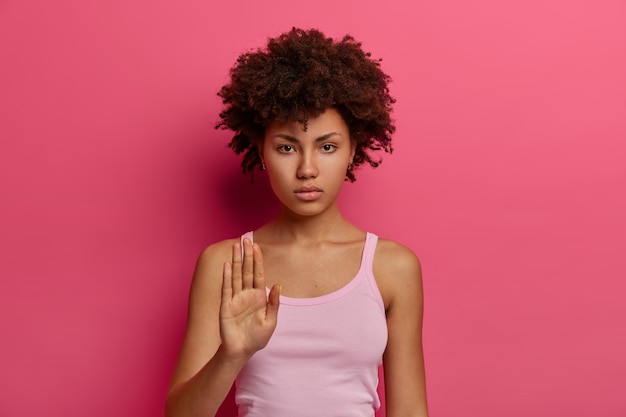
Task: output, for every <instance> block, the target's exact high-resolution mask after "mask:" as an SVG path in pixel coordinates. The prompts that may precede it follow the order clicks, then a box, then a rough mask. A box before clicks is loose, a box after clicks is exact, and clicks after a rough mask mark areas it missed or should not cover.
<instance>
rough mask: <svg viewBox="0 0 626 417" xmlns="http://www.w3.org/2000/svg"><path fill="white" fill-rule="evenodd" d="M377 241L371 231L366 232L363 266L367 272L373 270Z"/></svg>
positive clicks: (376, 237)
mask: <svg viewBox="0 0 626 417" xmlns="http://www.w3.org/2000/svg"><path fill="white" fill-rule="evenodd" d="M377 243H378V236H376V235H375V234H373V233H370V232H367V236H366V238H365V247H364V248H363V267H364V268H365V270H366V271H368V272H370V271H373V267H374V252H376V244H377ZM372 275H373V274H372Z"/></svg>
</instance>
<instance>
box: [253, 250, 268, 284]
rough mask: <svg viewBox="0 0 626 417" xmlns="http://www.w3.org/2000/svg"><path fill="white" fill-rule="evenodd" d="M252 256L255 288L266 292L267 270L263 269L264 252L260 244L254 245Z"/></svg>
mask: <svg viewBox="0 0 626 417" xmlns="http://www.w3.org/2000/svg"><path fill="white" fill-rule="evenodd" d="M252 254H253V255H254V282H253V285H254V288H260V289H262V290H264V291H265V275H264V273H265V269H264V268H263V252H262V251H261V247H260V246H259V245H258V244H256V243H255V244H254V245H252Z"/></svg>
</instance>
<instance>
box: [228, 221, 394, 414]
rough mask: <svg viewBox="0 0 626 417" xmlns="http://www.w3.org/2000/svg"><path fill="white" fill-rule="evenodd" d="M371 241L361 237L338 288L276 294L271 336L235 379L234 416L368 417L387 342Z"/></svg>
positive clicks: (374, 405)
mask: <svg viewBox="0 0 626 417" xmlns="http://www.w3.org/2000/svg"><path fill="white" fill-rule="evenodd" d="M244 237H248V238H250V239H252V232H249V233H246V234H245V235H244ZM377 241H378V238H377V236H376V235H374V234H371V233H368V234H367V237H366V241H365V247H364V249H363V255H362V258H361V267H360V269H359V271H358V273H357V274H356V276H355V277H354V278H353V279H352V280H351V281H350V282H349V283H348V284H346V285H345V286H344V287H342V288H340V289H338V290H337V291H334V292H332V293H330V294H326V295H323V296H320V297H314V298H291V297H284V296H281V297H280V302H281V305H280V309H279V312H278V325H277V327H276V330H275V332H274V335H273V336H272V338H271V339H270V341H269V343H268V345H267V346H266V347H265V348H264V349H262V350H260V351H258V352H257V353H255V354H254V356H253V357H252V358H251V359H250V361H249V362H248V363H247V364H246V366H245V367H244V368H243V369H242V371H241V372H240V374H239V376H238V377H237V381H236V385H237V393H236V397H235V398H236V402H237V405H238V410H239V416H240V417H304V416H315V417H319V416H324V417H333V416H337V417H339V416H341V417H351V416H354V417H357V416H358V417H365V416H367V417H372V416H374V413H375V411H376V410H377V409H378V408H379V407H380V400H379V398H378V394H377V392H376V388H377V386H378V366H379V365H380V364H381V362H382V355H383V352H384V350H385V347H386V345H387V321H386V318H385V307H384V304H383V300H382V297H381V295H380V292H379V290H378V286H377V285H376V281H375V279H374V275H373V273H372V263H373V259H374V251H375V249H376V243H377Z"/></svg>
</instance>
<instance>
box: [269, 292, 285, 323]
mask: <svg viewBox="0 0 626 417" xmlns="http://www.w3.org/2000/svg"><path fill="white" fill-rule="evenodd" d="M281 289H282V286H281V285H278V284H275V285H274V286H272V289H271V290H270V293H269V295H268V297H267V308H266V309H265V319H266V320H268V321H270V322H272V324H274V325H276V318H277V317H278V306H279V305H280V291H281Z"/></svg>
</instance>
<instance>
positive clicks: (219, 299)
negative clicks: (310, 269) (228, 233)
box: [166, 240, 279, 417]
mask: <svg viewBox="0 0 626 417" xmlns="http://www.w3.org/2000/svg"><path fill="white" fill-rule="evenodd" d="M241 253H242V250H241V244H240V243H239V241H238V240H234V241H225V242H220V243H218V244H216V245H212V246H210V247H209V248H207V249H206V250H205V251H204V252H203V253H202V254H201V255H200V258H199V259H198V263H197V266H196V271H195V273H194V278H193V282H192V286H191V292H190V296H189V313H188V319H187V330H186V332H185V338H184V340H183V346H182V348H181V353H180V356H179V360H178V363H177V365H176V369H175V371H174V375H173V377H172V381H171V384H170V389H169V392H168V396H167V401H166V415H167V416H168V417H183V416H214V415H215V413H216V412H217V410H218V409H219V407H220V405H221V404H222V402H223V401H224V398H226V395H227V394H228V392H229V390H230V388H231V386H232V384H233V382H234V380H235V378H236V377H237V374H238V373H239V371H240V370H241V368H242V367H243V366H244V365H245V364H246V362H247V361H248V359H249V358H250V357H251V356H252V355H253V354H254V352H256V351H257V350H259V349H262V348H263V347H265V345H266V344H267V342H268V341H269V339H270V337H271V335H272V333H273V332H274V328H275V327H276V317H277V313H278V303H279V297H278V292H279V291H278V287H277V286H274V288H272V290H271V291H270V295H269V298H268V297H266V294H265V277H264V276H263V256H262V254H261V249H260V248H259V247H258V245H252V243H251V242H250V241H249V240H246V241H245V242H244V256H243V257H242V255H241ZM229 258H230V261H227V260H228V259H229Z"/></svg>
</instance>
